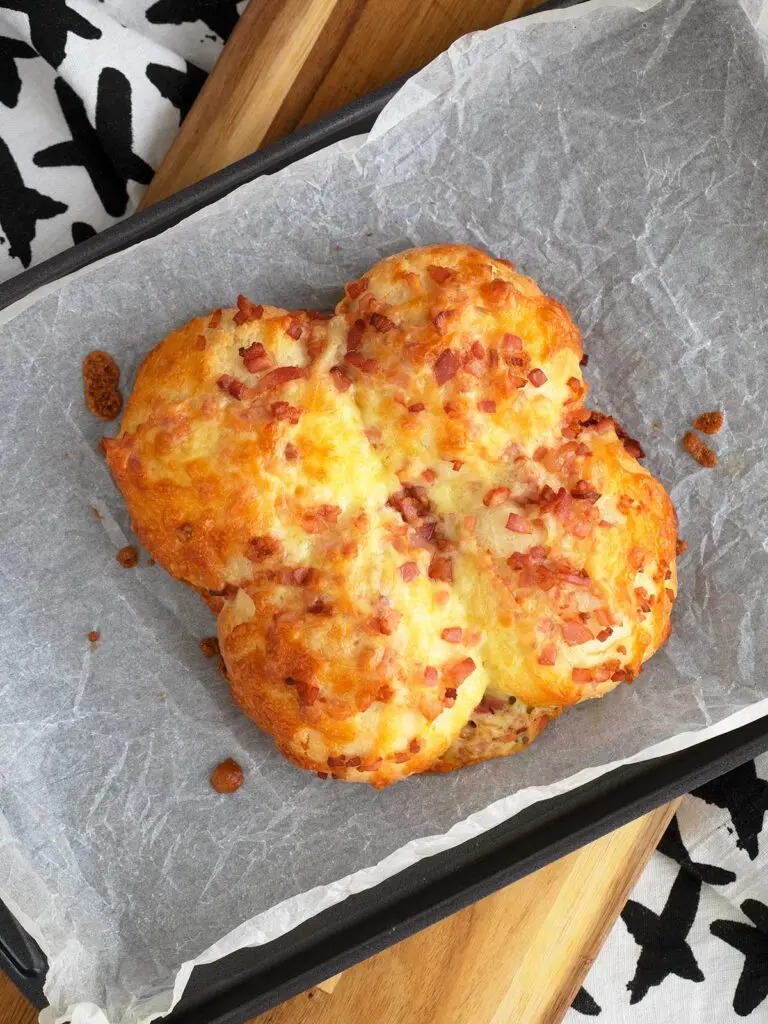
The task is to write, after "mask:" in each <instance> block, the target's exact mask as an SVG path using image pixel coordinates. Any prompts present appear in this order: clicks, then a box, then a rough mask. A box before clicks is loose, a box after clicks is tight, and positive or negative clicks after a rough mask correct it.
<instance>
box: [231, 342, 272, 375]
mask: <svg viewBox="0 0 768 1024" xmlns="http://www.w3.org/2000/svg"><path fill="white" fill-rule="evenodd" d="M237 352H238V355H239V356H240V357H241V358H242V360H243V363H244V364H245V368H246V370H248V372H249V373H258V372H259V371H260V370H268V369H269V368H270V366H271V365H272V359H271V357H270V355H269V353H268V352H267V350H266V349H265V348H264V346H263V345H262V344H261V342H260V341H254V343H253V344H252V345H249V346H248V348H239V349H238V350H237Z"/></svg>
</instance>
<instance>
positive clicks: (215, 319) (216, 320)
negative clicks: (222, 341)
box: [208, 309, 221, 330]
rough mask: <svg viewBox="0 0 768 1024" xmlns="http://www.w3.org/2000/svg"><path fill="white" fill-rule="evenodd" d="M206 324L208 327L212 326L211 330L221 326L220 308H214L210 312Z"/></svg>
mask: <svg viewBox="0 0 768 1024" xmlns="http://www.w3.org/2000/svg"><path fill="white" fill-rule="evenodd" d="M208 326H209V327H210V328H212V329H213V330H216V328H217V327H220V326H221V310H220V309H214V311H213V312H212V313H211V319H210V320H209V321H208Z"/></svg>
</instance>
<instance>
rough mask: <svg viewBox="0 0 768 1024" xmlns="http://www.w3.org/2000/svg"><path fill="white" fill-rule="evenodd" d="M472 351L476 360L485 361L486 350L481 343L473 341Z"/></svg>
mask: <svg viewBox="0 0 768 1024" xmlns="http://www.w3.org/2000/svg"><path fill="white" fill-rule="evenodd" d="M470 351H471V353H472V355H473V356H474V357H475V359H485V349H484V348H483V346H482V344H481V343H480V342H479V341H473V342H472V345H471V346H470Z"/></svg>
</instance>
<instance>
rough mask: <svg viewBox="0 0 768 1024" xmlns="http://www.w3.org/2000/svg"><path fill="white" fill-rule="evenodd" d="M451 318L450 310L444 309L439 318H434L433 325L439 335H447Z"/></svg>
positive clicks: (438, 315)
mask: <svg viewBox="0 0 768 1024" xmlns="http://www.w3.org/2000/svg"><path fill="white" fill-rule="evenodd" d="M450 316H451V312H450V310H448V309H444V310H442V312H440V313H438V314H437V316H436V317H435V318H434V320H433V321H432V323H433V324H434V325H435V329H436V331H437V332H438V334H445V333H446V331H447V330H448V320H449V319H450Z"/></svg>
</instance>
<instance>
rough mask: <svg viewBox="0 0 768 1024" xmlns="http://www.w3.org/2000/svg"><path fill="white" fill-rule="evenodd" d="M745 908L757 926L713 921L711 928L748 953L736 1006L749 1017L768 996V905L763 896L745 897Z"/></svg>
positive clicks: (736, 992)
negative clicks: (750, 898)
mask: <svg viewBox="0 0 768 1024" xmlns="http://www.w3.org/2000/svg"><path fill="white" fill-rule="evenodd" d="M741 909H742V911H743V912H744V914H746V916H747V917H748V918H749V919H750V921H754V923H755V926H756V927H754V928H753V927H752V925H749V924H744V923H743V922H742V921H713V922H712V924H711V925H710V926H709V930H710V931H711V932H712V934H713V935H715V936H716V937H717V938H718V939H722V940H723V942H727V943H728V945H729V946H733V948H734V949H738V951H739V952H740V953H743V954H744V967H743V969H742V972H741V976H740V977H739V981H738V984H737V985H736V991H735V993H734V995H733V1009H734V1012H735V1013H737V1014H738V1015H739V1017H747V1016H749V1014H750V1013H752V1011H753V1010H754V1009H756V1008H757V1007H758V1006H759V1005H760V1003H762V1001H763V1000H764V999H765V997H766V996H768V907H766V905H765V904H764V903H761V902H760V901H759V900H744V902H743V903H742V904H741Z"/></svg>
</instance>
